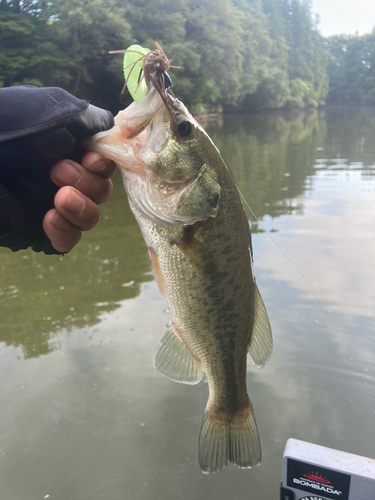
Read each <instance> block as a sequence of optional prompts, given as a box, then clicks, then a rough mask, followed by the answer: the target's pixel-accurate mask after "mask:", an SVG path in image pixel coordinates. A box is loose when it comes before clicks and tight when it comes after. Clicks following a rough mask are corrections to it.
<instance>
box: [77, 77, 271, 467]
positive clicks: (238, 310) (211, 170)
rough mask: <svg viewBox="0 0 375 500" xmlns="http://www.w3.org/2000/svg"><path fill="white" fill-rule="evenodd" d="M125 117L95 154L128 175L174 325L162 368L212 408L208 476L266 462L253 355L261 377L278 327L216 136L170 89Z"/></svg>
mask: <svg viewBox="0 0 375 500" xmlns="http://www.w3.org/2000/svg"><path fill="white" fill-rule="evenodd" d="M149 87H150V88H149V91H148V93H147V95H146V97H145V98H144V99H143V100H141V102H140V103H139V104H135V103H132V104H131V105H130V106H129V107H127V108H126V109H125V110H123V111H120V112H119V113H118V115H117V116H116V118H115V125H114V127H113V128H112V129H110V130H109V131H105V132H101V133H99V134H96V135H95V136H94V137H93V138H91V139H90V143H89V144H88V145H86V147H87V149H89V150H91V151H96V152H98V153H100V154H102V155H103V156H104V157H106V158H109V159H111V160H113V161H114V162H115V163H116V165H117V166H118V167H119V170H120V172H121V176H122V179H123V183H124V187H125V190H126V193H127V197H128V201H129V205H130V208H131V210H132V212H133V214H134V216H135V218H136V220H137V223H138V225H139V227H140V230H141V232H142V235H143V238H144V240H145V243H146V245H147V247H148V250H149V254H150V258H151V264H152V270H153V274H154V277H155V281H156V283H157V285H158V288H159V290H160V293H161V295H162V296H163V297H164V298H165V300H166V302H167V306H168V309H169V312H170V316H171V320H170V322H169V323H168V325H167V331H166V333H165V335H164V337H163V338H162V340H161V342H160V345H159V347H158V349H157V352H156V354H155V357H154V366H155V368H156V370H157V371H158V372H160V373H161V374H162V375H164V376H166V377H168V378H169V379H170V380H173V381H175V382H180V383H184V384H191V385H194V384H197V383H199V382H200V381H201V380H202V377H203V374H205V376H206V377H207V382H208V388H209V398H208V402H207V406H206V409H205V412H204V416H203V420H202V424H201V430H200V436H199V445H198V460H199V465H200V468H201V470H202V472H203V473H205V474H214V473H217V472H220V471H221V470H223V469H224V468H225V467H226V466H227V465H228V464H230V463H233V464H234V465H236V466H237V467H239V468H243V469H247V468H251V467H253V466H255V465H258V464H259V463H260V462H261V458H262V453H261V445H260V439H259V433H258V428H257V423H256V419H255V414H254V409H253V406H252V403H251V401H250V399H249V396H248V392H247V386H246V373H247V354H248V353H249V354H250V356H251V358H252V359H253V361H254V363H255V365H256V366H257V367H263V366H264V365H265V364H266V362H267V361H268V360H269V358H270V356H271V353H272V332H271V326H270V322H269V319H268V315H267V312H266V308H265V306H264V303H263V300H262V297H261V295H260V292H259V290H258V287H257V284H256V280H255V277H254V269H253V250H252V242H251V233H250V227H249V222H248V219H247V217H246V214H245V212H244V209H243V206H242V203H241V198H240V195H239V191H238V189H237V186H236V184H235V182H234V179H233V176H232V174H231V172H230V170H229V169H228V167H227V165H226V164H225V162H224V160H223V158H222V157H221V155H220V152H219V150H218V149H217V148H216V146H215V145H214V143H213V142H212V140H211V139H210V137H209V136H208V135H207V133H206V132H205V131H204V129H203V128H202V127H201V126H200V125H199V123H198V122H197V121H196V120H195V119H194V117H193V116H192V115H191V114H190V113H189V111H188V109H187V108H186V106H185V105H184V104H183V103H182V102H181V101H180V100H178V99H177V98H176V97H175V96H174V94H173V93H172V91H171V90H170V89H169V88H166V89H163V95H161V93H160V89H156V88H155V87H154V86H153V85H149Z"/></svg>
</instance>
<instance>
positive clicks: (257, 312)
mask: <svg viewBox="0 0 375 500" xmlns="http://www.w3.org/2000/svg"><path fill="white" fill-rule="evenodd" d="M272 347H273V341H272V331H271V325H270V321H269V319H268V314H267V311H266V307H265V305H264V302H263V299H262V297H261V295H260V292H259V290H258V287H257V285H255V297H254V324H253V330H252V333H251V339H250V346H249V354H250V356H251V357H252V359H253V361H254V363H255V365H256V366H257V367H258V368H262V367H263V366H264V365H265V364H266V363H267V361H268V360H269V359H270V357H271V355H272Z"/></svg>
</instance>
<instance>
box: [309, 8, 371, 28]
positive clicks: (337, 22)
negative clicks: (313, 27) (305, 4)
mask: <svg viewBox="0 0 375 500" xmlns="http://www.w3.org/2000/svg"><path fill="white" fill-rule="evenodd" d="M312 10H313V12H315V13H317V14H319V16H320V25H319V30H320V32H321V34H322V35H323V36H332V35H338V34H340V33H345V34H351V35H354V34H355V33H356V32H358V34H359V35H364V34H365V33H371V31H372V29H373V27H374V26H375V0H313V8H312Z"/></svg>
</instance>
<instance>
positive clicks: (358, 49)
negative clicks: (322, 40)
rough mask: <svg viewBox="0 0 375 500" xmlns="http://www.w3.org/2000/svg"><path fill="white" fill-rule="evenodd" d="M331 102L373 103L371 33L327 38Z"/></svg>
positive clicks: (373, 36) (374, 53) (374, 38)
mask: <svg viewBox="0 0 375 500" xmlns="http://www.w3.org/2000/svg"><path fill="white" fill-rule="evenodd" d="M326 45H327V50H328V54H329V63H328V74H329V78H330V92H329V95H328V102H329V103H331V104H357V105H374V104H375V33H374V32H372V33H370V34H368V35H363V36H357V35H338V36H333V37H331V38H328V39H327V42H326Z"/></svg>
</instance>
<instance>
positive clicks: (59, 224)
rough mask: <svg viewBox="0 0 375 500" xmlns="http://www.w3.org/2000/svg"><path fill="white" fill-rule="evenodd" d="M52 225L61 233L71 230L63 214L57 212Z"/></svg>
mask: <svg viewBox="0 0 375 500" xmlns="http://www.w3.org/2000/svg"><path fill="white" fill-rule="evenodd" d="M51 224H52V225H53V226H54V227H55V228H56V229H58V230H59V231H68V229H70V227H71V226H70V224H69V222H68V221H67V220H66V219H65V217H63V216H62V215H61V214H59V213H58V212H56V213H55V214H54V216H53V217H52V219H51Z"/></svg>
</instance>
